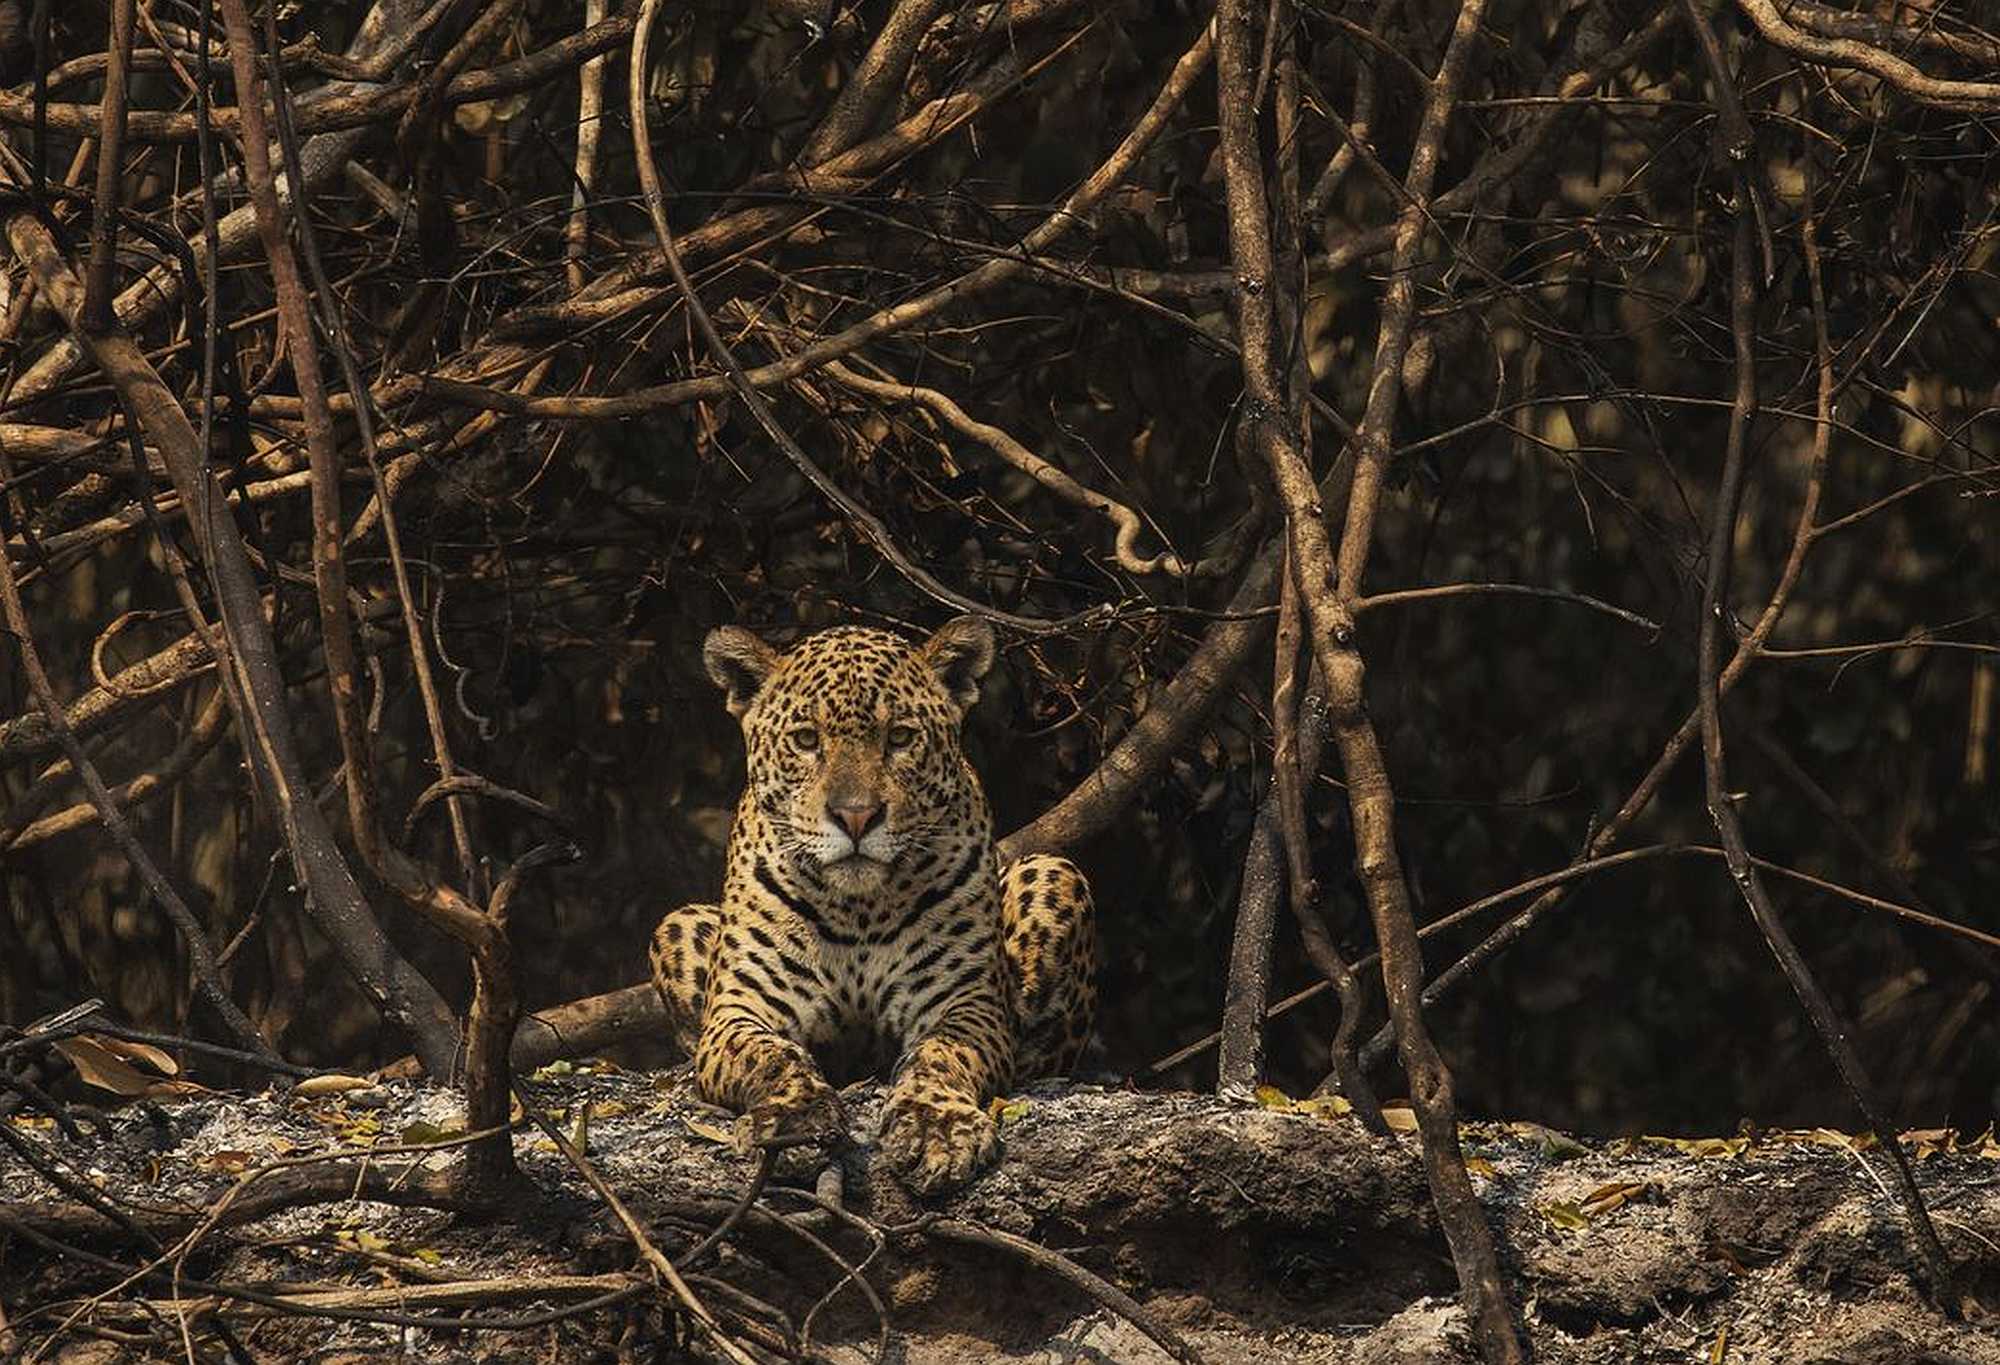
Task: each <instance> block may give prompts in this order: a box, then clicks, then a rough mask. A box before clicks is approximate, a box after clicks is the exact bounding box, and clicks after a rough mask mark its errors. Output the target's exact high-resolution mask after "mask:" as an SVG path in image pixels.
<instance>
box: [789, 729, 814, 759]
mask: <svg viewBox="0 0 2000 1365" xmlns="http://www.w3.org/2000/svg"><path fill="white" fill-rule="evenodd" d="M791 741H792V747H793V748H794V749H797V750H798V751H799V752H800V753H806V754H809V753H812V752H813V751H814V750H816V749H818V748H819V731H817V730H815V729H813V728H812V726H810V725H801V726H800V727H799V728H798V729H796V730H794V731H792V733H791Z"/></svg>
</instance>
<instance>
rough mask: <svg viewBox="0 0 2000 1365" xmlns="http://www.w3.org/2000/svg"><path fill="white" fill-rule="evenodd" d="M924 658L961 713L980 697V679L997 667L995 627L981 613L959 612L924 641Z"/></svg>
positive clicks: (970, 707) (967, 709)
mask: <svg viewBox="0 0 2000 1365" xmlns="http://www.w3.org/2000/svg"><path fill="white" fill-rule="evenodd" d="M921 652H922V654H923V656H924V661H925V662H926V663H928V664H929V665H930V666H931V668H932V669H933V670H934V671H935V672H936V673H937V676H938V681H939V682H941V683H943V684H944V690H945V692H946V693H947V694H949V695H950V697H951V699H952V701H953V702H954V703H955V704H956V705H957V706H958V713H959V715H961V716H962V715H964V714H965V713H966V712H967V711H970V710H971V709H972V704H973V703H974V702H976V701H978V700H979V680H980V679H981V678H983V677H985V676H986V673H987V670H989V669H990V668H992V667H993V627H992V626H990V625H988V624H987V623H986V622H985V621H983V620H981V619H980V618H979V617H977V616H957V617H953V618H952V619H951V620H949V621H947V622H945V623H944V625H942V626H940V627H939V628H938V633H937V634H935V635H933V636H931V638H930V639H928V640H926V641H924V644H923V649H922V651H921Z"/></svg>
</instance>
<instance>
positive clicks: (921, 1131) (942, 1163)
mask: <svg viewBox="0 0 2000 1365" xmlns="http://www.w3.org/2000/svg"><path fill="white" fill-rule="evenodd" d="M882 1154H883V1155H884V1156H886V1157H887V1158H888V1159H889V1164H890V1165H892V1166H893V1167H895V1169H896V1172H897V1174H899V1175H901V1176H902V1177H903V1180H904V1181H905V1182H906V1183H907V1184H908V1185H909V1186H910V1187H911V1188H912V1189H914V1190H916V1191H917V1192H918V1193H919V1194H932V1193H935V1192H936V1191H938V1190H941V1189H945V1188H947V1187H948V1186H952V1185H959V1184H963V1183H964V1182H965V1181H967V1180H970V1179H971V1178H972V1177H973V1175H974V1174H976V1173H977V1172H978V1171H979V1170H981V1169H982V1168H983V1167H986V1166H988V1165H991V1164H992V1162H993V1161H994V1160H995V1159H996V1158H997V1157H998V1156H999V1155H1000V1133H999V1130H998V1129H997V1128H995V1127H994V1124H993V1120H992V1119H991V1118H989V1117H987V1114H986V1111H985V1110H984V1109H981V1108H980V1107H979V1106H978V1105H977V1104H974V1103H973V1102H972V1101H971V1100H970V1099H968V1098H967V1097H965V1096H963V1095H956V1094H950V1093H947V1092H942V1091H929V1092H926V1093H899V1094H896V1095H892V1096H890V1098H889V1102H888V1104H887V1105H885V1106H884V1107H883V1110H882Z"/></svg>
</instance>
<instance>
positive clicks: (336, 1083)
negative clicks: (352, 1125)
mask: <svg viewBox="0 0 2000 1365" xmlns="http://www.w3.org/2000/svg"><path fill="white" fill-rule="evenodd" d="M373 1084H375V1082H373V1081H370V1080H364V1079H363V1078H361V1077H360V1076H345V1075H342V1074H341V1073H339V1072H337V1071H329V1072H327V1073H326V1074H325V1075H323V1076H308V1077H306V1078H305V1079H304V1080H302V1081H300V1082H299V1083H298V1084H297V1085H295V1086H293V1087H292V1093H293V1094H294V1095H297V1096H298V1097H299V1098H300V1099H306V1100H310V1099H316V1098H318V1097H319V1096H321V1095H344V1094H346V1093H347V1092H348V1091H350V1090H366V1089H367V1088H368V1087H369V1086H371V1085H373Z"/></svg>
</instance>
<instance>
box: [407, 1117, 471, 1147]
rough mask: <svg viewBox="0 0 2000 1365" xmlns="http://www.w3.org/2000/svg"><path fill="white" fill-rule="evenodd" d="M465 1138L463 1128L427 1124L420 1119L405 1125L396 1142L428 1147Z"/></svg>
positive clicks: (410, 1145)
mask: <svg viewBox="0 0 2000 1365" xmlns="http://www.w3.org/2000/svg"><path fill="white" fill-rule="evenodd" d="M464 1136H465V1130H464V1129H463V1128H459V1127H446V1126H445V1125H443V1124H440V1123H426V1122H425V1121H424V1120H422V1119H419V1120H417V1121H416V1122H415V1123H408V1124H405V1125H403V1130H402V1131H401V1132H400V1133H397V1134H396V1141H397V1142H400V1143H402V1144H403V1145H405V1146H409V1147H427V1146H430V1145H431V1144H432V1143H437V1142H449V1141H451V1140H452V1139H453V1138H458V1137H464Z"/></svg>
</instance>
